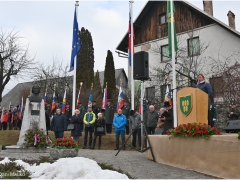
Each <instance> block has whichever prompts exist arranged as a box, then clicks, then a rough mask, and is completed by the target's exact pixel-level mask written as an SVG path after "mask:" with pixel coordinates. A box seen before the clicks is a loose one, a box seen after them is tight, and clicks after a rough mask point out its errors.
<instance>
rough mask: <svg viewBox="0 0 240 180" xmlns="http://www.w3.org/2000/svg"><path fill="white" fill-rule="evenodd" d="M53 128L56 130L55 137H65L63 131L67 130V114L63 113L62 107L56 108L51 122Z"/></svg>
mask: <svg viewBox="0 0 240 180" xmlns="http://www.w3.org/2000/svg"><path fill="white" fill-rule="evenodd" d="M51 130H52V131H54V134H55V138H56V139H57V138H63V133H64V131H65V130H67V123H66V116H65V115H64V114H61V109H60V108H58V109H57V110H56V114H55V115H54V116H53V119H52V123H51Z"/></svg>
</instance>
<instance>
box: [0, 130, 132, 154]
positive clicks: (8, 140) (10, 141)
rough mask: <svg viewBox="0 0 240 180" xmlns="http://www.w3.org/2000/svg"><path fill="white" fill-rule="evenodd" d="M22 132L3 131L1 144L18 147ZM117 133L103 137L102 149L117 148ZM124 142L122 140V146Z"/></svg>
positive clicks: (52, 137)
mask: <svg viewBox="0 0 240 180" xmlns="http://www.w3.org/2000/svg"><path fill="white" fill-rule="evenodd" d="M19 134H20V131H19V130H5V131H3V130H1V131H0V144H1V145H3V146H9V145H16V144H17V142H18V138H19ZM64 136H66V137H70V136H71V131H65V132H64ZM49 137H50V138H51V139H52V140H53V139H55V138H54V133H53V131H49ZM83 138H84V133H83V136H81V137H80V148H82V146H83ZM127 138H128V135H126V136H125V139H127ZM115 142H116V141H115V133H112V134H107V135H105V136H103V137H102V144H101V149H107V150H113V149H114V148H115ZM121 143H122V141H121V138H120V145H121ZM127 144H131V138H130V139H129V140H128V142H127ZM95 149H98V138H97V142H96V146H95ZM126 149H127V150H130V147H126Z"/></svg>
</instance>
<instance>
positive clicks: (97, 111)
mask: <svg viewBox="0 0 240 180" xmlns="http://www.w3.org/2000/svg"><path fill="white" fill-rule="evenodd" d="M92 111H93V112H94V114H95V116H96V117H97V115H98V113H99V112H100V110H99V107H98V106H96V105H95V106H92Z"/></svg>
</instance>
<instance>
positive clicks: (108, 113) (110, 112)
mask: <svg viewBox="0 0 240 180" xmlns="http://www.w3.org/2000/svg"><path fill="white" fill-rule="evenodd" d="M113 118H114V108H113V107H112V106H111V105H109V106H106V108H105V112H104V119H105V123H106V124H112V123H113Z"/></svg>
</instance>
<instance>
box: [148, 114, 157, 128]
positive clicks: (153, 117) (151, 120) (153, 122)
mask: <svg viewBox="0 0 240 180" xmlns="http://www.w3.org/2000/svg"><path fill="white" fill-rule="evenodd" d="M158 117H159V115H158V113H157V112H156V111H153V112H150V111H148V118H147V127H154V128H155V127H156V126H157V122H158Z"/></svg>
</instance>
